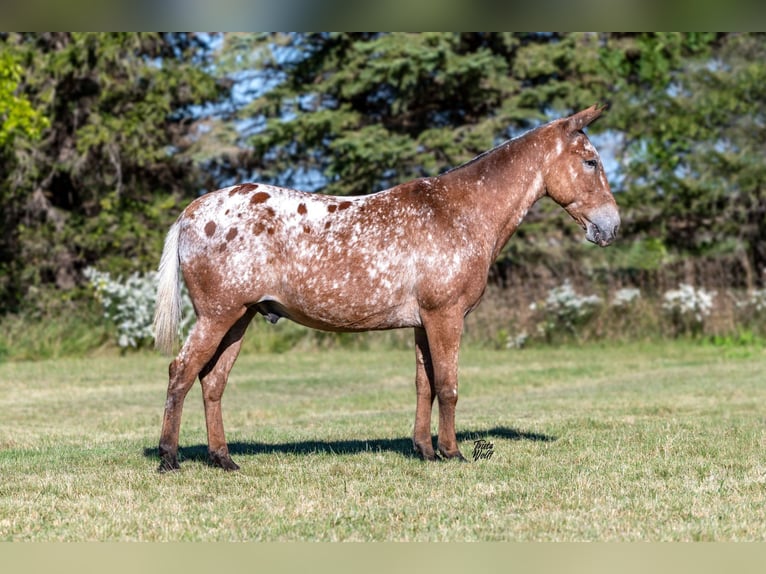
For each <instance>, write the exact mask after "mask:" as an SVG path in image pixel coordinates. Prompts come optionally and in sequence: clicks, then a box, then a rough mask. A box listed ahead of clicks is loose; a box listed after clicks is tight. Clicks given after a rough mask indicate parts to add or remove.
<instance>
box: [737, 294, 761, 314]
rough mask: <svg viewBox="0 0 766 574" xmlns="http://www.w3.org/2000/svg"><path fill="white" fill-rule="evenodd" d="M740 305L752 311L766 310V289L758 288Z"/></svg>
mask: <svg viewBox="0 0 766 574" xmlns="http://www.w3.org/2000/svg"><path fill="white" fill-rule="evenodd" d="M739 306H740V307H744V308H745V309H746V310H747V311H749V312H751V313H763V312H766V289H756V290H755V291H753V292H752V293H751V294H750V296H749V297H748V298H747V299H746V300H745V301H744V302H743V303H741V304H740V305H739Z"/></svg>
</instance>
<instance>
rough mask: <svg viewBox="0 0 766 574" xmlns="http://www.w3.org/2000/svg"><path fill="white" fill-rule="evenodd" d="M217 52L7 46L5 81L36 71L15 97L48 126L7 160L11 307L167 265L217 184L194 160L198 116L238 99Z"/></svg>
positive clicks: (0, 160) (169, 38)
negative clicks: (169, 249) (206, 191)
mask: <svg viewBox="0 0 766 574" xmlns="http://www.w3.org/2000/svg"><path fill="white" fill-rule="evenodd" d="M208 41H209V39H208V38H207V37H200V36H196V35H189V34H164V35H163V34H101V33H87V34H81V33H71V34H69V33H47V34H3V35H2V36H0V65H2V66H3V69H4V70H6V71H5V72H4V74H5V76H8V72H7V70H8V69H9V64H8V62H14V64H13V65H16V66H20V67H21V68H22V69H23V70H24V74H23V79H22V78H21V77H19V78H18V80H19V81H18V82H17V85H16V87H15V90H14V93H15V94H16V96H15V97H17V98H19V99H20V101H23V102H28V104H29V106H30V108H31V110H32V112H33V114H32V115H33V117H38V118H44V122H45V124H46V127H45V129H43V130H42V131H41V132H40V133H39V134H38V133H35V132H34V130H32V131H30V130H26V131H25V130H23V129H21V130H16V132H17V133H16V134H15V136H16V137H14V140H13V144H12V145H8V144H7V145H4V146H3V147H2V152H3V153H2V155H0V201H1V202H2V210H3V215H2V222H3V227H4V231H3V235H2V237H0V270H2V279H0V302H1V303H2V305H3V307H4V308H6V309H13V308H16V307H18V306H19V304H20V303H21V301H22V300H23V299H24V298H25V296H26V295H31V294H32V293H31V292H30V289H32V288H36V287H40V286H45V285H55V286H57V287H59V288H61V289H68V288H71V287H73V286H74V285H76V284H77V282H78V281H79V278H80V272H81V270H82V268H83V267H85V266H86V265H89V264H93V263H95V262H98V264H99V266H101V267H102V268H105V269H107V270H110V271H113V272H125V271H128V270H131V269H136V268H147V266H148V265H151V266H154V265H155V264H156V261H155V260H156V256H157V252H158V250H159V246H160V245H161V240H162V236H163V235H164V233H165V231H166V229H167V227H168V225H169V224H170V222H172V219H173V217H175V215H176V213H177V202H178V200H179V199H180V198H185V199H187V200H188V198H192V197H194V196H195V195H196V194H198V193H199V191H200V189H201V188H203V187H204V186H205V184H206V183H209V182H206V181H205V176H204V173H202V172H201V170H200V169H199V165H198V164H196V163H195V162H193V161H192V160H191V158H190V157H189V149H190V147H191V146H192V144H193V142H194V140H195V137H196V136H195V128H196V124H197V116H198V107H199V106H202V105H204V104H206V103H209V102H216V101H218V100H219V99H221V98H222V97H224V96H225V95H226V89H225V88H224V87H222V85H221V84H220V83H219V82H217V81H216V78H215V77H214V76H213V75H212V74H211V73H209V72H208V71H206V64H207V63H209V58H210V54H211V49H210V46H209V45H208ZM11 69H13V68H11ZM0 77H2V73H0ZM0 98H2V96H0ZM0 101H2V100H0ZM9 117H10V116H9ZM6 121H7V120H6ZM42 121H43V120H41V122H42ZM39 127H40V122H38V128H39ZM36 135H40V136H41V137H34V136H36ZM150 262H151V263H150ZM35 293H38V295H37V296H39V292H38V291H35ZM29 299H30V300H31V299H32V297H29Z"/></svg>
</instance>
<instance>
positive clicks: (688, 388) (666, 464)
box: [0, 342, 766, 541]
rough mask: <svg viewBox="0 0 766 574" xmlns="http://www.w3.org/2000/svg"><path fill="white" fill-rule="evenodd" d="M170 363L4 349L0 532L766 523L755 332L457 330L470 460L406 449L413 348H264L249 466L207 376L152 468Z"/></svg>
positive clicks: (765, 390)
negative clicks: (208, 432) (217, 460)
mask: <svg viewBox="0 0 766 574" xmlns="http://www.w3.org/2000/svg"><path fill="white" fill-rule="evenodd" d="M167 362H168V360H167V359H165V358H161V357H157V356H154V355H149V354H139V355H129V356H125V357H99V358H91V359H62V360H50V361H41V362H17V363H5V364H0V413H2V414H1V415H0V539H2V540H34V541H51V540H67V541H77V540H154V541H172V540H206V541H207V540H326V541H332V540H468V541H472V540H557V541H559V540H560V541H580V540H648V541H666V540H764V539H766V376H765V373H766V350H764V349H763V348H760V347H747V348H735V349H727V348H720V347H712V346H704V345H695V344H691V343H683V342H679V343H669V344H667V343H666V344H661V345H660V344H657V345H641V344H635V345H626V346H607V347H598V346H590V347H584V348H547V349H525V350H523V351H505V352H502V351H488V350H479V349H464V350H463V353H462V355H461V370H460V375H461V387H460V393H461V394H460V402H459V404H458V419H457V426H458V430H459V437H458V438H459V439H460V440H461V448H462V451H463V453H464V454H465V455H466V456H467V457H469V458H470V457H471V455H472V452H473V450H474V440H476V439H484V440H486V441H488V442H491V443H492V456H491V458H488V459H482V460H477V461H474V462H471V463H468V464H460V463H456V462H449V463H439V464H433V463H432V464H427V463H424V462H421V461H420V460H418V459H415V458H413V457H412V455H411V442H410V438H409V437H410V433H411V429H412V423H413V419H414V402H415V396H414V384H413V373H414V357H413V355H412V353H410V352H406V351H394V350H385V351H348V350H333V351H326V352H318V351H315V352H303V353H298V352H292V353H286V354H269V355H255V354H251V355H247V356H243V357H241V358H240V360H239V362H238V364H237V365H236V366H235V369H234V372H233V374H232V378H231V380H230V383H229V387H228V389H227V392H226V394H225V395H224V421H225V424H226V428H227V436H228V439H229V442H230V445H231V450H232V455H233V457H234V459H235V460H236V461H237V462H238V463H239V464H240V466H241V467H242V468H241V470H240V471H239V472H237V473H224V472H222V471H220V470H218V469H215V468H211V467H208V466H207V465H206V462H205V461H206V446H205V443H206V437H205V427H204V418H203V413H202V404H201V396H200V392H199V387H198V386H196V387H195V388H194V389H193V390H192V391H191V393H190V394H189V397H188V398H187V401H186V408H185V412H184V420H183V425H182V429H181V446H182V448H181V459H182V461H181V466H182V469H181V471H180V472H177V473H171V474H167V475H160V474H157V473H156V472H155V468H156V466H157V463H158V459H157V455H156V443H157V440H158V436H159V430H160V420H161V415H162V408H163V403H164V398H165V385H166V379H165V373H166V364H167ZM435 420H436V417H434V421H435ZM434 431H435V427H434Z"/></svg>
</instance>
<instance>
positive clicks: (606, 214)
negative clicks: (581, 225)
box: [585, 205, 620, 247]
mask: <svg viewBox="0 0 766 574" xmlns="http://www.w3.org/2000/svg"><path fill="white" fill-rule="evenodd" d="M619 228H620V214H619V212H618V211H617V208H616V207H614V206H611V205H606V206H602V207H599V208H598V209H596V210H594V211H593V212H591V213H589V214H588V216H587V217H585V238H586V239H587V240H588V241H590V242H591V243H595V244H596V245H598V246H600V247H606V246H607V245H609V244H610V243H611V242H612V241H614V239H615V237H617V230H618V229H619Z"/></svg>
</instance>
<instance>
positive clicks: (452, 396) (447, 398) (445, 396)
mask: <svg viewBox="0 0 766 574" xmlns="http://www.w3.org/2000/svg"><path fill="white" fill-rule="evenodd" d="M436 396H437V397H438V398H439V406H440V407H441V406H455V405H456V404H457V386H446V385H445V386H444V387H442V388H441V389H439V390H438V391H437V392H436Z"/></svg>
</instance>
